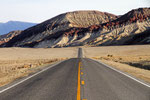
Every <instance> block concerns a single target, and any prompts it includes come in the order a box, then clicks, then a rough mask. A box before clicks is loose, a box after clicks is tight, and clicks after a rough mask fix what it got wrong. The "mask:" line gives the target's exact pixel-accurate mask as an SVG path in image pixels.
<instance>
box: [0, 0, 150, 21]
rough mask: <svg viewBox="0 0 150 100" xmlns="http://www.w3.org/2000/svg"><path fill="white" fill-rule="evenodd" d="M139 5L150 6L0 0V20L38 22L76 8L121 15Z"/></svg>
mask: <svg viewBox="0 0 150 100" xmlns="http://www.w3.org/2000/svg"><path fill="white" fill-rule="evenodd" d="M140 7H150V0H0V22H7V21H10V20H11V21H25V22H34V23H40V22H43V21H45V20H48V19H50V18H52V17H55V16H57V15H59V14H62V13H65V12H70V11H76V10H98V11H102V12H109V13H112V14H115V15H123V14H125V13H127V12H128V11H130V10H132V9H136V8H140Z"/></svg>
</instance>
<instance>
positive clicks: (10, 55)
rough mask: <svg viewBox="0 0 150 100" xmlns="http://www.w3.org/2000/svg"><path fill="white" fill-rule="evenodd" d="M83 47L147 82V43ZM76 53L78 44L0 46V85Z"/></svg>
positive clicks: (149, 47) (90, 54) (149, 64)
mask: <svg viewBox="0 0 150 100" xmlns="http://www.w3.org/2000/svg"><path fill="white" fill-rule="evenodd" d="M82 48H83V57H86V58H93V59H96V60H100V61H101V62H103V63H106V64H108V65H110V66H112V67H115V68H117V69H119V70H121V71H124V72H127V73H129V74H131V75H133V76H135V77H137V78H140V79H142V80H145V81H146V82H149V83H150V70H149V67H150V52H149V51H150V45H134V46H133V45H132V46H103V47H82ZM77 55H78V47H69V48H0V86H3V85H5V84H8V83H10V82H12V81H14V80H16V79H18V78H21V77H24V76H27V75H29V74H30V73H32V72H36V71H37V70H39V69H40V68H43V67H44V66H46V65H47V64H53V63H55V62H57V61H60V60H64V59H69V58H75V57H77Z"/></svg>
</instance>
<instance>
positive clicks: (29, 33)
mask: <svg viewBox="0 0 150 100" xmlns="http://www.w3.org/2000/svg"><path fill="white" fill-rule="evenodd" d="M116 18H117V16H115V15H113V14H109V13H103V12H98V11H75V12H68V13H64V14H61V15H58V16H56V17H54V18H52V19H49V20H47V21H45V22H43V23H41V24H38V25H36V26H33V27H31V28H28V29H26V30H24V31H23V32H22V33H21V34H20V35H18V36H16V37H14V38H13V39H12V40H11V41H10V42H9V43H7V44H6V46H26V45H28V44H29V45H30V47H32V44H34V43H36V42H38V41H41V40H43V39H45V38H49V37H51V36H52V37H58V36H60V35H61V34H63V33H62V32H66V31H68V30H70V29H72V28H85V27H89V26H90V25H93V24H102V23H105V22H108V21H111V20H114V19H116ZM18 42H19V43H20V44H15V43H18Z"/></svg>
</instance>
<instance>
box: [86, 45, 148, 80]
mask: <svg viewBox="0 0 150 100" xmlns="http://www.w3.org/2000/svg"><path fill="white" fill-rule="evenodd" d="M83 51H84V52H83V53H84V55H85V57H88V58H94V59H98V60H100V61H102V62H104V63H106V64H108V65H111V66H113V67H115V68H117V69H119V70H121V71H125V72H127V73H129V74H131V75H134V76H135V77H137V78H140V79H143V80H145V81H147V82H149V83H150V45H134V46H103V47H84V49H83ZM148 69H149V70H148Z"/></svg>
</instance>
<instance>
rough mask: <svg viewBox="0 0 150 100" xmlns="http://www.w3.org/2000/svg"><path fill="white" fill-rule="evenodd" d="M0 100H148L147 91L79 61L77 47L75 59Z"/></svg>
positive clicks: (109, 71)
mask: <svg viewBox="0 0 150 100" xmlns="http://www.w3.org/2000/svg"><path fill="white" fill-rule="evenodd" d="M79 62H80V63H79ZM79 71H80V72H81V74H80V73H78V72H79ZM79 78H80V80H79ZM79 83H80V84H79ZM78 97H80V99H77V98H78ZM0 100H150V88H149V87H147V86H145V85H143V84H141V83H138V82H137V81H135V80H133V79H131V78H128V77H127V76H125V75H123V74H120V73H118V72H116V71H114V70H112V69H110V68H108V67H106V66H105V65H103V64H101V63H99V62H97V61H94V60H92V59H88V58H82V49H81V48H80V49H79V53H78V58H72V59H69V60H66V61H63V62H61V63H59V64H58V65H55V66H53V67H52V68H49V69H48V70H46V71H44V72H42V73H40V74H38V75H35V76H34V77H32V78H30V79H28V80H26V81H24V82H23V83H20V84H19V85H16V86H14V87H12V88H10V89H8V90H6V91H4V92H2V93H0Z"/></svg>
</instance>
